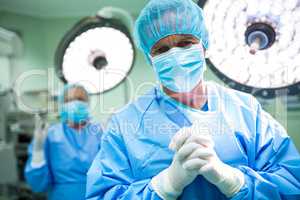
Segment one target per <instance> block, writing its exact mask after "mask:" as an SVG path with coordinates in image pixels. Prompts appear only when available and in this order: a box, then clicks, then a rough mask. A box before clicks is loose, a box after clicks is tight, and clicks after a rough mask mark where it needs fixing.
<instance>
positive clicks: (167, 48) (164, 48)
mask: <svg viewBox="0 0 300 200" xmlns="http://www.w3.org/2000/svg"><path fill="white" fill-rule="evenodd" d="M169 50H170V47H168V46H162V47H160V48H158V49H157V50H156V51H155V54H156V55H158V54H162V53H165V52H167V51H169Z"/></svg>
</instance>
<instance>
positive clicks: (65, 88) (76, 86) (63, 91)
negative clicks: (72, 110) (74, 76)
mask: <svg viewBox="0 0 300 200" xmlns="http://www.w3.org/2000/svg"><path fill="white" fill-rule="evenodd" d="M73 88H79V89H82V90H83V91H84V92H85V93H86V96H87V97H88V99H89V93H88V91H87V90H86V89H85V87H83V86H82V85H80V84H77V83H72V84H66V85H65V86H64V88H63V90H62V91H61V92H60V95H59V97H58V102H59V103H60V104H63V103H64V98H65V95H66V93H67V92H68V91H69V90H70V89H73Z"/></svg>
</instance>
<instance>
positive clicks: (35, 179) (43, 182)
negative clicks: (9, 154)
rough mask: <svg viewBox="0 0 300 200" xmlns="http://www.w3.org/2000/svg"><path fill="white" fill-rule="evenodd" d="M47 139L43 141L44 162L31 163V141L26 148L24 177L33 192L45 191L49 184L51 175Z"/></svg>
mask: <svg viewBox="0 0 300 200" xmlns="http://www.w3.org/2000/svg"><path fill="white" fill-rule="evenodd" d="M48 148H49V142H48V139H46V141H45V145H44V153H45V159H46V160H45V162H43V163H42V164H41V165H39V166H35V165H32V143H31V144H30V146H29V148H28V160H27V162H26V166H25V179H26V182H27V183H28V184H29V185H30V187H31V189H32V190H33V191H34V192H46V191H47V189H48V188H49V186H51V182H52V175H51V171H50V167H49V162H48Z"/></svg>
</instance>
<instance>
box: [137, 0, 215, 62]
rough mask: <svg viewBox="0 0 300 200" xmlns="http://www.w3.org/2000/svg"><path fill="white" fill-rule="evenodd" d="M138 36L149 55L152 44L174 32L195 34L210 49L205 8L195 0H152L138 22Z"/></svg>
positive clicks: (139, 44) (143, 48)
mask: <svg viewBox="0 0 300 200" xmlns="http://www.w3.org/2000/svg"><path fill="white" fill-rule="evenodd" d="M134 34H135V40H136V43H137V46H138V48H139V49H141V50H142V51H143V52H144V54H145V55H146V57H148V58H149V55H150V52H151V49H152V47H153V46H154V45H155V44H156V43H157V42H158V41H159V40H160V39H162V38H165V37H167V36H169V35H174V34H188V35H193V36H194V37H196V38H197V39H199V40H200V41H202V43H203V46H204V48H205V49H208V43H209V42H208V33H207V30H206V27H205V23H204V19H203V11H202V9H201V8H200V7H199V6H198V5H197V4H196V3H194V2H193V1H192V0H150V1H149V3H148V4H147V5H146V6H145V7H144V9H143V10H142V11H141V13H140V15H139V17H138V18H137V20H136V23H135V31H134Z"/></svg>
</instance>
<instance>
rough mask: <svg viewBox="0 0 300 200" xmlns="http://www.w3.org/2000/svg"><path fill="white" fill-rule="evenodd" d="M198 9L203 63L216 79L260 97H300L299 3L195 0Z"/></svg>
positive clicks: (299, 0) (294, 0)
mask: <svg viewBox="0 0 300 200" xmlns="http://www.w3.org/2000/svg"><path fill="white" fill-rule="evenodd" d="M198 5H199V6H201V7H204V14H205V20H206V26H207V28H208V31H209V34H210V49H209V51H208V52H207V55H208V63H209V66H210V68H211V69H212V71H213V72H214V73H215V74H216V75H217V76H218V77H219V78H220V79H221V80H223V81H224V82H225V83H227V84H228V85H229V86H230V87H232V88H235V89H239V90H242V91H245V92H249V93H253V94H254V95H257V96H260V97H264V98H272V97H274V96H276V95H277V94H279V93H280V94H288V95H294V94H296V93H299V91H300V0H226V1H222V0H200V1H198ZM281 91H286V93H284V92H283V93H282V92H281Z"/></svg>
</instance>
